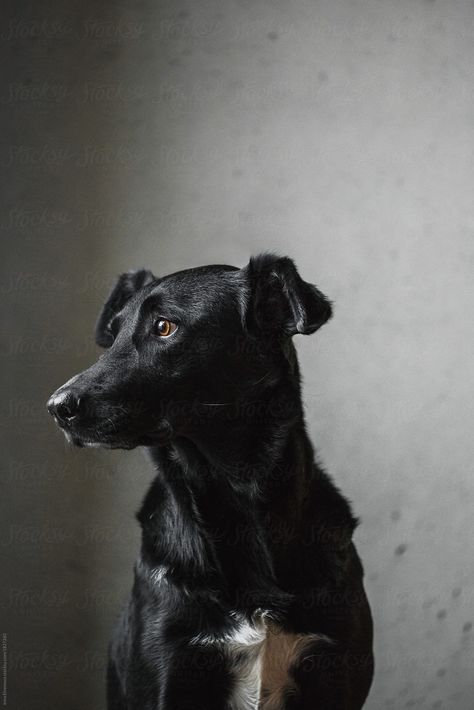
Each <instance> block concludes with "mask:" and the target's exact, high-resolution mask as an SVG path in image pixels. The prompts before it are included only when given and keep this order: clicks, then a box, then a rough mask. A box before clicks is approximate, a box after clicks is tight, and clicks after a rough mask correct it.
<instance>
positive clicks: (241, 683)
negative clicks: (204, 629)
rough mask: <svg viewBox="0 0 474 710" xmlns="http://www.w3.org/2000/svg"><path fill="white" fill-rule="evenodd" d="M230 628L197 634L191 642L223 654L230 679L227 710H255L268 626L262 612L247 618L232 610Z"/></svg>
mask: <svg viewBox="0 0 474 710" xmlns="http://www.w3.org/2000/svg"><path fill="white" fill-rule="evenodd" d="M232 620H233V622H234V623H233V627H232V629H231V630H229V631H227V632H225V633H223V634H220V635H219V634H216V635H205V634H200V635H199V636H196V637H195V638H193V639H192V644H196V645H212V646H215V647H216V648H219V650H220V651H221V652H222V653H223V654H224V655H225V657H226V660H227V663H228V668H229V671H230V673H231V676H232V678H233V684H232V689H231V695H230V698H229V703H228V708H229V710H256V709H257V708H258V707H259V701H260V697H261V688H262V666H263V655H264V646H265V640H266V637H267V627H266V623H265V616H264V614H259V615H257V616H255V617H254V619H252V621H248V619H246V618H245V616H244V615H241V614H238V613H232Z"/></svg>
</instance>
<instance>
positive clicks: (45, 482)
mask: <svg viewBox="0 0 474 710" xmlns="http://www.w3.org/2000/svg"><path fill="white" fill-rule="evenodd" d="M112 5H113V7H112ZM3 24H4V29H3V30H2V37H1V40H2V42H1V44H2V46H3V47H7V48H8V49H9V51H10V55H9V60H8V64H7V67H8V69H9V77H7V79H6V80H5V82H4V84H3V86H2V90H1V96H0V102H1V104H2V108H3V109H4V111H3V130H2V132H1V134H0V162H1V164H2V166H3V168H4V175H5V178H4V181H3V186H2V213H1V219H0V226H1V234H2V245H3V247H2V251H3V254H2V259H1V263H2V267H3V275H2V280H1V285H2V311H4V321H3V323H4V325H3V328H2V346H1V358H2V368H1V371H2V375H3V377H4V381H3V386H2V398H1V403H2V410H3V414H2V424H3V427H2V428H3V434H4V436H5V442H4V443H3V446H2V450H3V463H4V468H5V472H4V474H3V480H4V483H5V481H6V493H4V494H3V495H2V498H1V506H2V512H1V520H2V527H3V529H4V532H3V534H2V553H3V561H2V581H3V585H2V586H3V590H2V594H3V599H2V611H3V612H4V616H5V620H4V623H3V624H2V630H4V631H5V632H6V633H7V634H8V635H7V646H8V652H9V671H8V706H10V707H12V708H13V707H14V708H15V709H17V710H26V709H28V710H30V709H32V708H41V709H42V708H50V707H62V708H68V710H79V709H83V708H88V710H95V709H98V708H101V707H103V680H102V675H103V658H104V651H105V646H106V643H107V638H108V634H109V630H110V627H111V624H112V622H113V619H114V618H115V616H116V614H117V613H118V610H119V608H120V604H121V603H122V600H123V599H124V598H125V594H126V592H127V590H128V587H129V585H130V580H131V565H132V560H133V558H134V555H135V552H136V549H137V545H138V530H137V526H136V524H135V521H134V519H133V513H134V512H135V510H136V508H137V506H138V504H139V501H140V499H141V497H142V496H143V494H144V491H145V489H146V485H147V483H148V481H149V480H150V478H151V475H152V472H151V469H150V466H149V464H148V462H147V460H146V459H145V457H144V456H143V454H142V453H141V452H139V451H136V452H131V453H123V454H121V453H117V454H116V453H110V452H101V451H77V450H70V449H68V448H66V447H65V445H64V443H63V440H62V436H61V434H60V433H59V432H57V431H55V429H54V427H53V425H52V422H51V421H50V420H49V418H48V416H47V414H46V413H45V411H44V409H43V404H44V401H45V400H46V398H47V396H48V394H49V393H50V392H51V391H52V390H53V389H54V388H55V387H56V386H58V385H59V384H60V383H62V382H63V381H64V380H65V379H66V378H68V377H69V376H70V375H72V374H74V373H75V372H76V371H78V370H79V369H81V368H83V367H84V366H86V365H87V364H88V363H90V362H91V361H92V360H93V359H94V358H95V356H96V351H95V347H94V346H93V344H92V331H93V324H94V320H95V318H96V315H97V312H98V309H99V307H100V305H101V303H102V301H103V299H104V298H105V295H106V293H107V291H108V288H109V285H110V284H111V283H112V280H113V276H114V275H115V274H116V273H117V272H119V271H121V270H124V269H128V268H132V267H138V266H142V265H146V266H149V267H151V268H152V269H153V270H154V271H155V272H156V273H157V274H160V273H166V272H168V271H172V270H175V269H179V268H182V267H186V266H190V265H196V264H203V263H208V262H222V261H224V262H228V263H234V264H237V265H238V264H244V263H245V262H246V261H247V259H248V257H249V255H250V254H251V253H256V252H258V251H259V250H261V249H274V250H277V251H279V252H281V253H285V254H286V253H287V254H290V255H291V256H293V257H294V258H295V260H296V262H297V264H299V266H300V269H301V272H302V274H303V276H304V277H305V278H307V279H308V280H313V281H315V282H316V283H317V284H318V285H319V286H320V288H321V289H322V290H323V291H324V292H325V293H327V294H328V295H329V297H330V298H332V299H333V300H334V301H335V304H336V308H335V318H334V320H333V321H332V322H331V323H330V324H329V325H328V326H327V327H325V328H324V329H323V330H322V331H321V332H320V333H318V334H317V335H316V336H314V337H312V338H300V339H299V340H298V348H299V352H300V356H301V361H302V369H303V373H304V379H305V390H304V391H305V400H306V406H307V413H308V421H309V426H310V430H311V433H312V435H313V438H314V441H315V443H316V444H317V446H318V448H319V451H320V454H321V456H322V459H323V460H324V461H325V463H326V465H327V468H328V469H329V471H331V472H332V474H333V475H334V477H335V479H336V481H337V483H338V484H339V485H340V486H341V487H342V489H343V490H344V491H345V493H346V494H347V495H348V496H349V497H350V498H351V499H352V501H353V502H354V506H355V510H356V512H357V513H358V514H359V515H360V516H361V519H362V524H361V526H360V529H359V531H358V533H357V542H358V545H359V548H360V550H361V553H362V555H363V558H364V561H365V566H366V570H367V586H368V593H369V596H370V600H371V602H372V605H373V609H374V614H375V621H376V654H377V674H376V680H375V684H374V687H373V691H372V694H371V697H370V700H369V702H368V703H367V708H369V710H380V708H384V707H387V708H396V709H397V710H398V709H399V708H403V707H420V708H450V710H453V709H455V710H469V708H471V707H472V697H473V694H474V681H473V675H472V663H473V653H472V643H473V640H472V638H471V636H472V633H471V625H472V622H473V621H474V609H473V599H472V595H473V578H474V571H473V565H472V545H471V539H472V536H473V534H474V522H473V516H472V506H473V498H474V484H473V481H472V463H471V462H472V460H473V457H474V444H473V436H472V413H473V407H472V381H473V374H474V372H473V369H474V364H473V363H474V359H473V356H472V342H473V329H474V325H473V317H472V313H473V305H474V304H473V285H472V266H473V257H474V242H473V231H474V203H473V198H472V185H473V177H474V175H473V173H474V164H473V141H474V97H473V90H472V79H473V62H474V41H473V38H474V32H473V30H474V8H473V6H472V3H470V2H467V1H466V2H464V1H462V0H452V1H451V2H450V3H449V4H448V3H444V2H441V0H437V1H431V2H430V1H424V0H398V1H397V2H390V1H389V0H382V1H381V0H337V1H334V0H317V1H313V2H310V1H309V0H308V1H304V0H296V1H295V2H292V3H286V2H269V1H268V2H263V1H261V0H258V1H254V0H240V1H235V2H229V3H221V2H217V1H216V0H206V1H201V2H195V3H191V2H173V3H172V2H168V3H156V2H152V1H151V0H144V1H143V2H140V3H134V2H132V1H131V0H122V2H117V3H114V4H112V3H105V2H104V3H103V4H100V3H97V2H95V3H94V2H82V3H79V2H69V3H61V2H60V1H59V0H54V1H53V2H49V3H47V4H44V6H43V8H41V7H39V6H37V5H36V4H34V3H33V4H31V5H29V6H26V5H25V7H24V8H22V7H21V5H18V6H17V8H16V10H15V11H14V12H13V15H12V17H11V21H10V20H7V21H6V22H5V23H3Z"/></svg>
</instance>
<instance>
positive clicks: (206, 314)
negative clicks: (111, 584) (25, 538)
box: [48, 254, 373, 710]
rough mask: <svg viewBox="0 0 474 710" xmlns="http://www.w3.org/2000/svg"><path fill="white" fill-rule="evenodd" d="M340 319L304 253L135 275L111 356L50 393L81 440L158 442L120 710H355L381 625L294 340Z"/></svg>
mask: <svg viewBox="0 0 474 710" xmlns="http://www.w3.org/2000/svg"><path fill="white" fill-rule="evenodd" d="M330 316H331V306H330V303H329V302H328V301H327V299H326V298H325V297H324V296H323V294H322V293H320V291H318V289H317V288H315V287H314V286H312V285H311V284H309V283H306V282H305V281H303V280H302V279H301V277H300V276H299V275H298V273H297V271H296V268H295V266H294V264H293V262H292V261H291V260H290V259H288V258H278V257H276V256H273V255H271V254H265V255H262V256H259V257H257V258H253V259H251V260H250V263H249V264H248V266H247V267H245V268H243V269H237V268H234V267H231V266H205V267H199V268H195V269H189V270H186V271H180V272H178V273H175V274H171V275H170V276H165V277H163V278H155V277H154V276H153V275H152V274H151V273H150V272H149V271H145V270H142V271H137V272H132V273H128V274H124V275H122V276H121V277H120V278H119V280H118V283H117V285H116V287H115V288H114V290H113V292H112V294H111V296H110V298H109V300H108V301H107V303H106V305H105V307H104V310H103V312H102V315H101V316H100V319H99V322H98V325H97V330H96V340H97V343H98V344H99V345H101V346H103V347H105V348H109V349H108V351H107V352H106V353H105V354H104V355H102V357H101V358H100V359H99V360H98V361H97V362H96V363H95V364H94V365H93V366H92V367H90V368H89V369H88V370H86V371H85V372H83V373H81V374H79V375H77V376H76V377H74V378H73V379H72V380H70V381H69V382H68V383H66V384H65V385H63V386H62V387H61V388H60V389H59V390H57V392H55V393H54V395H53V396H52V397H51V399H50V400H49V402H48V408H49V410H50V412H51V413H52V414H53V415H54V417H55V418H56V420H57V422H58V424H59V425H60V426H61V427H62V428H63V429H64V432H65V433H66V435H67V437H68V438H70V440H72V441H73V442H74V443H75V444H77V445H79V446H87V445H102V446H107V447H113V448H126V449H130V448H133V447H135V446H147V447H149V450H150V454H151V457H152V460H153V463H154V465H155V467H156V470H157V477H156V479H155V481H154V483H153V485H152V486H151V489H150V491H149V492H148V494H147V496H146V498H145V501H144V503H143V506H142V508H141V510H140V512H139V514H138V519H139V521H140V523H141V526H142V530H143V542H142V549H141V553H140V556H139V558H138V561H137V563H136V566H135V583H134V587H133V592H132V596H131V600H130V602H129V605H128V607H127V609H126V611H125V613H124V614H123V615H122V618H121V621H120V623H119V625H118V628H117V631H116V633H115V636H114V639H113V641H112V643H111V647H110V662H109V671H108V708H109V709H110V710H125V709H127V710H132V709H134V710H151V709H152V708H153V710H250V709H253V708H255V709H256V708H260V709H265V710H296V709H301V710H314V709H315V708H318V709H320V710H330V709H334V710H356V709H358V708H361V707H362V706H363V704H364V701H365V698H366V696H367V693H368V691H369V687H370V684H371V680H372V672H373V658H372V621H371V615H370V610H369V606H368V603H367V599H366V596H365V593H364V589H363V584H362V577H363V572H362V566H361V563H360V560H359V557H358V555H357V552H356V550H355V547H354V545H353V543H352V540H351V539H352V534H353V531H354V528H355V525H356V521H355V519H354V517H353V516H352V513H351V509H350V506H349V504H348V503H347V501H346V500H345V499H344V498H343V497H342V495H341V494H340V493H339V491H338V490H337V488H336V487H335V486H334V485H333V483H332V482H331V480H330V479H329V477H328V476H327V474H326V473H325V472H324V471H323V470H322V469H321V468H320V467H319V465H318V464H317V463H315V460H314V453H313V449H312V446H311V443H310V441H309V438H308V436H307V433H306V430H305V424H304V416H303V407H302V403H301V394H300V376H299V370H298V363H297V358H296V353H295V349H294V346H293V343H292V340H291V336H293V335H295V334H297V333H303V334H309V333H314V332H315V331H316V330H317V329H318V328H319V327H320V326H321V325H323V324H324V323H325V322H326V321H327V320H328V318H329V317H330Z"/></svg>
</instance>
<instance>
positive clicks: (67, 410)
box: [46, 390, 81, 425]
mask: <svg viewBox="0 0 474 710" xmlns="http://www.w3.org/2000/svg"><path fill="white" fill-rule="evenodd" d="M80 401H81V400H80V397H78V395H77V394H75V393H74V392H72V391H71V390H65V391H63V392H58V393H54V394H53V396H52V397H51V398H50V399H49V401H48V403H47V405H46V406H47V408H48V412H49V413H50V414H52V415H53V416H54V417H56V419H57V420H58V422H59V423H60V424H62V425H64V424H68V423H69V422H72V420H73V419H74V418H75V417H77V415H78V413H79V404H80Z"/></svg>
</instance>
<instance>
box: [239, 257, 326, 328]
mask: <svg viewBox="0 0 474 710" xmlns="http://www.w3.org/2000/svg"><path fill="white" fill-rule="evenodd" d="M244 271H245V272H246V273H247V279H248V283H249V285H250V295H249V302H248V304H247V312H246V323H247V327H248V328H249V329H250V330H254V329H255V328H257V329H258V330H260V331H264V332H267V333H271V332H277V331H278V330H279V331H280V332H282V333H283V334H284V335H296V334H297V333H302V334H303V335H309V334H310V333H314V332H315V331H316V330H318V328H320V327H321V326H322V325H324V323H326V321H327V320H329V318H330V317H331V315H332V309H331V303H330V301H329V300H328V299H327V298H326V296H324V295H323V294H322V293H321V291H319V290H318V289H317V288H316V286H313V284H310V283H307V282H306V281H303V279H302V278H301V276H300V275H299V273H298V271H297V270H296V266H295V264H294V262H293V261H292V260H291V259H289V258H288V257H279V256H276V255H275V254H260V255H259V256H256V257H252V258H251V259H250V261H249V263H248V265H247V266H246V267H245V269H244Z"/></svg>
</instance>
